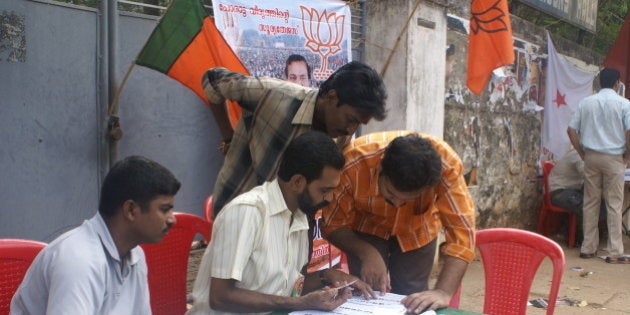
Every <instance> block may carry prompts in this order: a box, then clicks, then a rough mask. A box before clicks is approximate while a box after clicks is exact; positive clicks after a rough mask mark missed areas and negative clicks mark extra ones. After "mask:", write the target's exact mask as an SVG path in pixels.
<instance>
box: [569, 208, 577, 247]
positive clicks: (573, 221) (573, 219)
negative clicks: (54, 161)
mask: <svg viewBox="0 0 630 315" xmlns="http://www.w3.org/2000/svg"><path fill="white" fill-rule="evenodd" d="M568 230H569V237H568V238H567V239H568V240H569V248H573V247H575V238H576V235H577V216H576V215H575V214H573V213H570V214H569V229H568Z"/></svg>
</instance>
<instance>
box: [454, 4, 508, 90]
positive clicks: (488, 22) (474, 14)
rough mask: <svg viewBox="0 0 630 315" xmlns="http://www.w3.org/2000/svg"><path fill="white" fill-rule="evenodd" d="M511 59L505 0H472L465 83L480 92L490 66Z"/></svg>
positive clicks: (493, 67)
mask: <svg viewBox="0 0 630 315" xmlns="http://www.w3.org/2000/svg"><path fill="white" fill-rule="evenodd" d="M513 62H514V46H513V39H512V26H511V25H510V12H509V11H508V6H507V0H472V3H471V5H470V38H469V39H468V65H467V67H468V68H467V74H466V85H467V86H468V88H469V89H470V90H471V91H472V92H473V93H475V94H480V93H481V91H482V90H483V88H484V87H485V86H486V84H487V83H488V79H489V78H490V74H491V73H492V70H494V69H496V68H499V67H502V66H505V65H509V64H511V63H513Z"/></svg>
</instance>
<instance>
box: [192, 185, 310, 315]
mask: <svg viewBox="0 0 630 315" xmlns="http://www.w3.org/2000/svg"><path fill="white" fill-rule="evenodd" d="M308 247H309V246H308V222H307V218H306V215H305V214H304V213H303V212H302V211H301V210H296V211H295V212H293V213H292V212H291V210H289V209H288V208H287V205H286V203H285V201H284V198H283V196H282V191H281V190H280V186H279V185H278V181H277V180H274V181H273V182H266V183H264V184H263V185H261V186H258V187H255V188H254V189H252V190H250V191H249V192H246V193H244V194H242V195H240V196H238V197H236V198H235V199H234V200H233V201H231V202H230V203H228V204H227V205H226V206H225V209H224V210H223V211H221V212H220V213H219V214H218V215H217V219H216V220H215V221H214V225H213V229H212V242H210V244H209V245H208V247H207V248H206V251H205V253H204V255H203V258H202V260H201V264H200V266H199V273H198V274H197V278H196V279H195V284H194V287H193V293H192V295H193V307H192V308H191V309H190V310H189V311H188V313H187V314H189V315H193V314H231V313H228V312H220V311H216V310H212V309H210V304H209V303H210V302H209V297H210V295H209V294H210V279H211V278H219V279H234V280H236V281H237V282H236V287H237V288H242V289H247V290H251V291H256V292H259V293H265V294H271V295H282V296H291V293H292V292H291V291H292V289H293V286H294V284H295V282H296V281H297V280H298V278H299V277H300V276H301V273H300V271H301V270H302V268H303V267H304V265H305V264H306V262H307V259H308Z"/></svg>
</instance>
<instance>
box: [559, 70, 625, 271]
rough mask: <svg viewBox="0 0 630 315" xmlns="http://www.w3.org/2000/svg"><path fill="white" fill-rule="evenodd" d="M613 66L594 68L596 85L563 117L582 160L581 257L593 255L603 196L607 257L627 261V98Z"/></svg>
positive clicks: (614, 261)
mask: <svg viewBox="0 0 630 315" xmlns="http://www.w3.org/2000/svg"><path fill="white" fill-rule="evenodd" d="M619 76H620V75H619V71H617V70H615V69H611V68H604V69H603V70H602V71H601V72H600V73H599V83H600V86H601V90H600V91H599V92H598V93H597V94H594V95H591V96H589V97H586V98H585V99H583V100H582V101H581V102H580V104H579V106H578V109H577V111H576V112H575V113H574V114H573V117H572V118H571V121H570V122H569V128H568V129H567V133H568V134H569V139H570V140H571V144H572V145H573V147H574V148H575V150H576V151H577V152H578V154H579V155H580V157H581V158H582V160H584V176H585V177H584V217H583V221H584V222H583V231H584V241H583V242H582V247H581V249H580V257H581V258H592V257H595V256H596V255H597V249H598V247H599V230H598V218H599V208H600V203H601V199H602V198H603V199H604V201H605V202H606V209H607V220H608V222H607V224H608V246H607V250H608V257H606V262H608V263H630V259H628V257H625V256H624V248H623V240H622V232H621V230H622V226H621V208H622V205H623V185H624V178H623V177H624V171H625V168H626V163H627V162H628V161H629V160H630V150H628V147H629V146H630V141H628V139H629V137H630V132H629V130H630V102H629V101H628V100H627V99H625V98H623V97H621V96H619V95H617V93H616V92H615V90H616V89H617V87H618V85H619Z"/></svg>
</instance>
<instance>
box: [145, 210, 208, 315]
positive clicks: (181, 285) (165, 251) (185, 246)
mask: <svg viewBox="0 0 630 315" xmlns="http://www.w3.org/2000/svg"><path fill="white" fill-rule="evenodd" d="M175 218H176V219H177V223H176V224H175V225H174V226H173V227H172V228H171V230H170V231H169V233H168V235H167V236H166V237H164V239H163V240H162V242H160V243H157V244H143V245H141V246H142V248H143V250H144V253H145V255H146V258H147V266H148V268H149V291H150V294H151V310H152V311H153V314H155V315H159V314H169V315H170V314H184V313H185V312H186V275H187V272H188V257H189V256H190V245H191V243H192V241H193V239H194V237H195V235H196V234H201V235H203V237H204V238H205V240H206V241H207V242H209V241H210V236H211V235H212V221H210V222H208V221H206V220H204V219H202V218H200V217H198V216H196V215H192V214H188V213H180V212H176V213H175Z"/></svg>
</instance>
